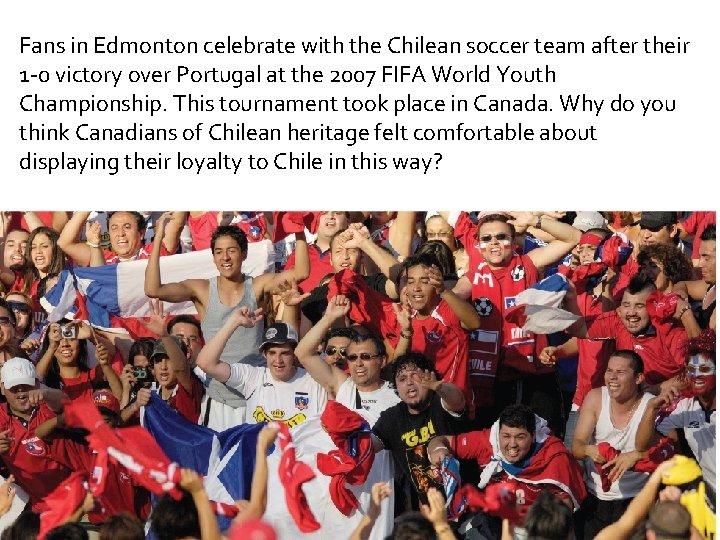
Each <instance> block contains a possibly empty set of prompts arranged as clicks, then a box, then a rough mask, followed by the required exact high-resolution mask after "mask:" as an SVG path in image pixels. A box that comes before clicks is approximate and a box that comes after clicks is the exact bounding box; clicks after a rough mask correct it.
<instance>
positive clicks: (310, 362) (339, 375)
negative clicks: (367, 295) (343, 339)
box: [295, 295, 350, 397]
mask: <svg viewBox="0 0 720 540" xmlns="http://www.w3.org/2000/svg"><path fill="white" fill-rule="evenodd" d="M349 311H350V300H348V299H347V298H346V297H345V296H342V295H337V296H333V297H332V298H331V299H330V301H329V302H328V307H327V310H326V311H325V315H324V316H323V318H322V319H320V320H319V321H318V322H317V323H316V324H315V326H313V327H312V328H311V329H310V330H309V331H308V333H307V334H305V337H303V338H302V339H301V340H300V343H298V345H297V347H296V348H295V356H297V358H298V360H300V363H301V364H302V366H303V367H304V368H305V369H306V370H307V371H308V373H310V376H311V377H312V378H313V379H315V380H316V381H317V382H318V384H320V385H322V386H323V388H325V389H326V390H327V392H328V394H330V395H331V396H332V397H335V396H336V395H337V391H338V388H340V385H341V384H342V383H344V382H345V380H346V379H347V375H345V373H343V372H342V370H340V369H338V368H336V367H335V366H331V365H329V364H328V363H327V362H325V360H323V359H322V358H320V356H318V354H317V348H318V345H320V343H322V340H323V337H324V336H325V334H326V333H327V331H328V330H330V328H332V327H333V326H337V325H338V323H339V322H341V321H342V322H344V319H345V315H347V314H348V312H349Z"/></svg>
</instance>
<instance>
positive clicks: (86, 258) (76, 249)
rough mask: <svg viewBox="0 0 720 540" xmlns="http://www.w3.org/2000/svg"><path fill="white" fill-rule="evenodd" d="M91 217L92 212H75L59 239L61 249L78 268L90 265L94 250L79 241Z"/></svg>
mask: <svg viewBox="0 0 720 540" xmlns="http://www.w3.org/2000/svg"><path fill="white" fill-rule="evenodd" d="M89 216H90V212H75V213H74V214H73V216H72V217H71V218H70V220H69V221H68V222H67V223H66V224H65V227H63V230H62V232H61V233H60V237H59V238H58V246H60V249H62V250H63V251H64V252H65V253H66V254H67V256H68V257H70V258H72V260H73V261H75V264H77V265H78V266H89V265H90V258H91V249H93V248H91V247H90V246H89V245H87V244H85V243H83V242H79V241H78V240H79V238H80V231H82V229H83V227H84V226H85V222H86V221H87V218H88V217H89ZM94 249H99V248H94Z"/></svg>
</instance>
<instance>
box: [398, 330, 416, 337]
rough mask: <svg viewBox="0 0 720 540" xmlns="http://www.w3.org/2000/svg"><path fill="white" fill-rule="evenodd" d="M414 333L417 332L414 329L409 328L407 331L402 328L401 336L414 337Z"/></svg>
mask: <svg viewBox="0 0 720 540" xmlns="http://www.w3.org/2000/svg"><path fill="white" fill-rule="evenodd" d="M414 334H415V332H414V331H412V330H409V331H407V332H406V331H405V330H400V337H402V338H405V339H412V337H413V335H414Z"/></svg>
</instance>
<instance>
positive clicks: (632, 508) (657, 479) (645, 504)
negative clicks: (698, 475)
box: [595, 458, 675, 540]
mask: <svg viewBox="0 0 720 540" xmlns="http://www.w3.org/2000/svg"><path fill="white" fill-rule="evenodd" d="M674 466H675V459H674V458H671V459H669V460H667V461H664V462H662V463H661V464H660V465H658V467H657V469H655V470H654V471H653V473H652V474H651V475H650V478H648V480H647V482H646V483H645V485H644V486H643V488H642V489H641V490H640V493H638V494H637V495H635V497H634V498H633V500H632V501H631V502H630V504H629V505H628V507H627V509H626V510H625V513H624V514H623V515H622V516H620V519H619V520H617V521H616V522H615V523H613V524H612V525H609V526H607V527H605V528H604V529H602V530H601V531H600V532H599V533H598V534H597V535H596V536H595V540H615V539H616V538H627V537H628V536H629V535H630V533H631V532H632V531H633V530H634V529H635V527H637V526H638V525H639V524H640V522H641V521H642V520H643V519H644V518H645V516H646V515H647V513H648V511H649V510H650V507H651V506H652V505H653V503H654V502H655V496H656V495H657V491H658V487H659V486H660V483H661V482H662V479H663V476H664V475H665V473H667V472H668V471H669V470H670V469H672V468H673V467H674Z"/></svg>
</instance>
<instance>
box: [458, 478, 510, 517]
mask: <svg viewBox="0 0 720 540" xmlns="http://www.w3.org/2000/svg"><path fill="white" fill-rule="evenodd" d="M516 485H517V484H516V482H497V483H495V484H490V485H488V486H487V487H486V488H485V489H484V490H483V491H480V490H479V489H478V488H476V487H475V486H474V485H472V484H464V485H463V486H462V487H461V488H460V490H459V491H456V492H455V495H454V496H453V500H455V498H456V497H460V498H464V499H465V502H466V504H467V507H468V508H469V509H470V510H471V511H473V512H477V511H478V510H482V511H484V512H485V513H486V514H490V515H493V516H499V517H501V518H502V519H508V520H510V522H511V523H518V522H520V521H521V518H522V516H521V514H520V512H518V508H517V497H516V496H515V487H516Z"/></svg>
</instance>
